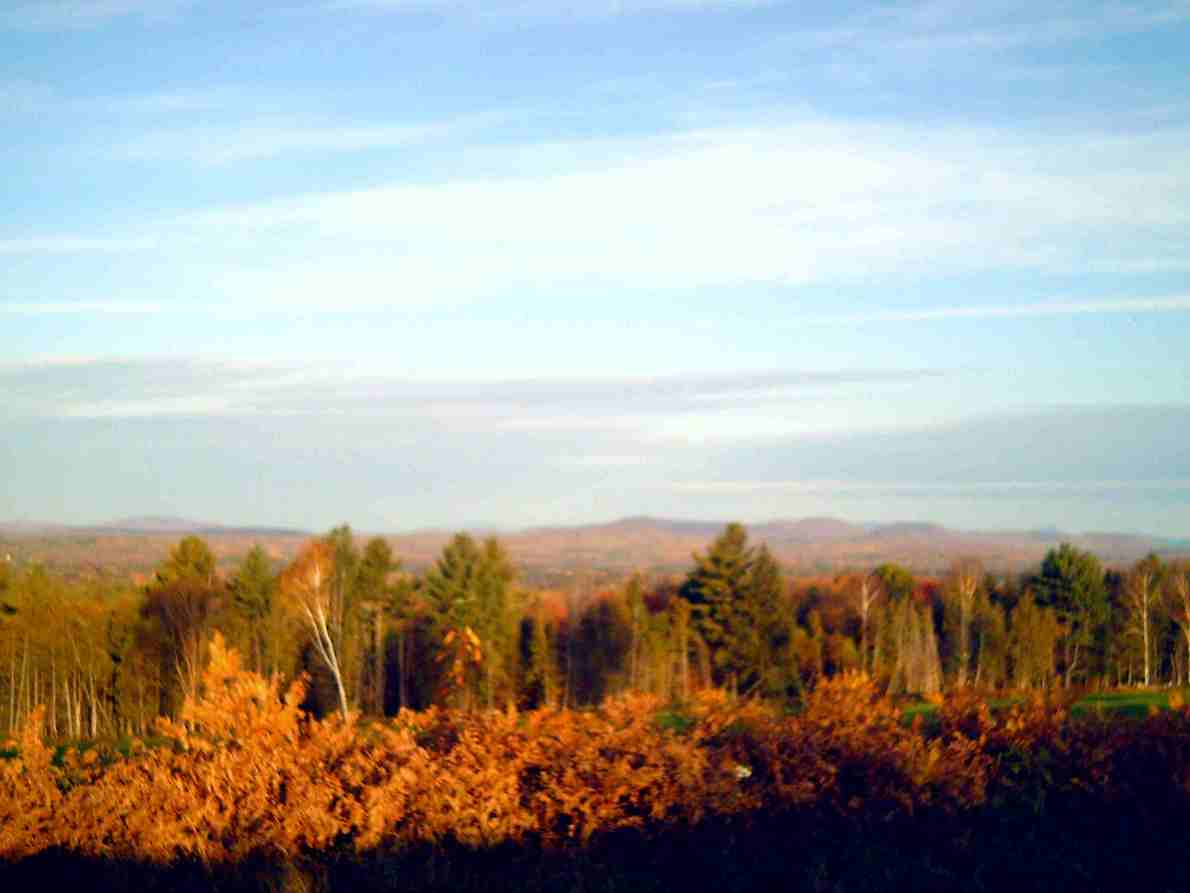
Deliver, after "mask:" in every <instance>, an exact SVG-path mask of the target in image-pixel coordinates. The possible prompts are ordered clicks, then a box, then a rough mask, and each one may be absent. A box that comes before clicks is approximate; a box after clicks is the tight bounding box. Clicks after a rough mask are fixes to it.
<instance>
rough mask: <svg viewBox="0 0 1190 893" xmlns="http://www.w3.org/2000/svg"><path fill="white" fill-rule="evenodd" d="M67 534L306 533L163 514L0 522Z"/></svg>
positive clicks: (15, 530) (9, 529)
mask: <svg viewBox="0 0 1190 893" xmlns="http://www.w3.org/2000/svg"><path fill="white" fill-rule="evenodd" d="M3 533H10V534H18V535H19V534H24V535H29V536H37V535H41V536H44V535H55V534H62V535H68V534H72V533H87V534H96V533H112V534H131V535H137V534H177V535H179V536H185V535H187V534H224V533H226V534H237V535H244V534H253V533H255V534H259V535H261V536H304V535H306V531H304V530H299V529H296V528H290V527H250V526H249V527H232V526H228V525H225V524H215V523H210V522H206V521H193V520H190V519H187V518H175V517H171V516H166V515H140V516H137V517H133V518H119V519H117V520H115V521H102V522H100V523H97V524H57V523H53V522H44V521H0V534H3Z"/></svg>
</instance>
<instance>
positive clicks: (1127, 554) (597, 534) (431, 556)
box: [0, 515, 1190, 580]
mask: <svg viewBox="0 0 1190 893" xmlns="http://www.w3.org/2000/svg"><path fill="white" fill-rule="evenodd" d="M724 526H725V522H723V521H702V520H675V519H668V518H653V517H647V516H637V517H630V518H621V519H619V520H616V521H610V522H606V523H600V524H582V525H574V526H550V527H534V528H529V529H525V530H519V531H499V532H496V535H498V536H499V537H500V539H501V540H502V541H503V542H504V544H505V545H506V546H507V548H508V550H509V552H510V553H511V554H512V556H513V558H514V560H515V561H516V562H517V563H518V565H519V566H520V567H521V568H522V569H523V570H524V571H526V573H527V575H528V576H529V577H531V578H533V579H537V580H540V579H559V578H564V577H566V576H567V575H573V574H576V573H587V572H599V573H600V574H601V575H612V576H614V575H619V574H625V573H630V572H632V571H635V570H641V571H652V572H659V573H679V572H681V571H683V570H685V569H686V568H688V567H689V566H690V562H691V555H692V554H693V553H694V552H698V551H702V550H704V549H705V548H706V547H707V545H708V544H709V543H710V542H711V540H712V539H714V538H715V537H716V536H717V535H718V534H719V533H720V532H722V530H723V527H724ZM747 526H748V534H749V537H750V538H751V540H752V541H753V542H764V543H766V544H768V546H769V548H770V549H771V550H772V552H773V554H774V555H775V556H776V557H777V558H778V559H779V560H780V561H781V562H782V564H783V565H784V566H785V567H786V568H787V569H788V570H789V571H790V572H791V573H794V574H799V575H819V574H829V573H835V572H838V571H840V570H843V569H847V568H859V567H872V566H874V565H876V564H879V563H882V562H885V561H895V562H898V563H901V564H904V565H906V566H908V567H909V568H911V569H912V570H914V571H915V572H919V573H937V572H939V571H941V570H943V569H945V567H946V566H947V565H948V564H949V563H950V562H951V561H952V560H954V559H955V558H957V557H960V556H974V557H978V558H980V559H982V560H983V561H984V563H985V564H986V566H987V567H988V568H989V569H990V570H1021V569H1023V568H1026V567H1028V566H1030V565H1036V564H1037V563H1038V562H1039V561H1040V560H1041V559H1042V557H1043V556H1044V555H1045V552H1046V550H1047V549H1049V548H1051V547H1053V546H1054V545H1056V544H1057V543H1059V542H1063V541H1068V542H1071V543H1073V544H1075V545H1077V546H1079V547H1080V548H1083V549H1089V550H1090V551H1092V552H1094V553H1095V554H1096V555H1098V556H1099V557H1100V559H1101V560H1103V561H1104V562H1106V563H1109V564H1124V563H1130V562H1132V561H1135V560H1137V559H1138V558H1141V557H1143V556H1144V555H1146V554H1147V553H1149V552H1151V551H1155V552H1158V553H1161V554H1167V555H1172V554H1187V555H1190V541H1187V540H1184V539H1183V540H1174V539H1168V538H1160V537H1153V536H1143V535H1135V534H1127V533H1096V532H1091V533H1066V532H1063V531H1060V530H1056V529H1042V530H1023V531H1013V530H956V529H953V528H949V527H944V526H942V525H939V524H930V523H923V522H918V521H899V522H882V523H875V522H873V523H857V522H851V521H843V520H840V519H838V518H827V517H814V518H800V519H795V520H773V521H766V522H763V523H759V524H749V525H747ZM472 532H473V533H474V534H475V535H476V536H484V535H488V534H489V533H492V532H493V528H492V527H490V526H485V528H483V529H479V528H475V529H473V530H472ZM192 533H193V534H197V535H199V536H202V537H204V538H206V539H207V540H208V541H209V542H210V544H211V546H212V548H213V549H214V551H215V554H216V555H217V556H218V557H219V560H220V562H221V563H222V564H223V565H225V566H230V565H232V564H234V563H235V562H237V561H238V560H239V557H240V556H242V555H243V554H244V553H245V552H246V551H247V550H248V549H249V548H250V547H251V546H252V545H253V544H260V545H262V546H264V547H265V548H266V549H267V550H268V552H269V554H270V555H272V556H273V558H274V559H275V560H278V561H282V560H286V559H288V558H289V557H291V556H292V555H293V554H295V553H296V551H297V549H298V548H299V547H300V545H301V544H302V542H303V541H305V540H306V539H308V538H309V537H310V536H312V535H313V533H312V532H310V531H303V530H296V529H291V528H284V527H247V526H246V527H233V526H227V525H223V524H215V523H210V522H204V521H195V520H191V519H186V518H176V517H167V516H158V515H150V516H140V517H131V518H121V519H119V520H116V521H109V522H105V523H100V524H91V525H78V526H71V525H63V524H50V523H38V522H31V521H14V522H8V523H0V538H2V539H4V540H5V541H6V542H7V543H8V546H6V549H7V551H8V552H11V553H12V554H13V555H14V556H15V557H17V558H18V559H20V558H23V559H25V560H37V561H42V562H44V563H45V564H47V565H48V566H51V567H58V568H60V569H63V570H67V571H73V572H78V573H84V572H88V570H90V571H93V570H95V569H104V570H108V571H112V572H117V573H125V572H127V573H137V574H141V573H146V572H148V571H149V570H151V569H152V568H153V567H155V566H156V564H157V563H159V562H160V561H161V559H162V558H164V557H165V555H166V554H167V553H168V550H169V547H170V546H171V545H172V544H173V543H174V542H176V541H177V540H178V539H179V538H181V537H182V536H185V535H188V534H192ZM357 533H358V534H359V535H360V536H361V537H363V536H366V535H372V534H365V532H363V531H357ZM380 535H382V536H384V537H385V538H386V539H387V540H388V541H389V542H390V543H391V544H392V546H393V550H394V552H395V553H396V554H397V555H398V556H399V557H400V558H401V559H402V561H403V562H404V564H405V566H406V567H407V568H411V569H414V570H418V569H421V568H424V567H426V566H428V565H430V564H432V563H433V561H434V560H435V559H436V558H437V557H438V555H439V554H440V553H441V550H442V547H443V546H444V545H445V544H446V543H447V542H448V541H449V539H450V537H451V536H452V535H453V531H451V530H419V531H412V532H406V533H384V534H380Z"/></svg>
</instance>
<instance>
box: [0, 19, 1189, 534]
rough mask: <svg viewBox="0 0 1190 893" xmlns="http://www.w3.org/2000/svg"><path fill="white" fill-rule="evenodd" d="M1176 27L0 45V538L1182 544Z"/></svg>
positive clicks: (328, 26) (20, 37) (1183, 185)
mask: <svg viewBox="0 0 1190 893" xmlns="http://www.w3.org/2000/svg"><path fill="white" fill-rule="evenodd" d="M1187 59H1190V3H1186V2H1170V3H1145V2H1137V3H1131V4H1129V3H1102V4H1100V3H1093V2H1085V0H1084V2H1071V3H1061V2H1059V3H1049V4H1041V5H1039V4H1026V3H1017V2H995V0H993V2H981V3H968V2H942V0H938V2H929V0H927V2H909V3H897V4H887V5H873V4H829V5H828V4H822V5H820V6H817V7H815V9H814V10H812V11H807V9H806V8H805V4H796V3H784V2H780V0H770V2H764V0H752V2H748V0H644V2H640V3H634V2H629V0H623V2H611V0H605V2H595V0H582V2H544V0H515V2H502V0H486V2H479V0H305V2H301V0H293V2H283V3H275V4H274V3H263V2H262V3H241V2H221V0H213V2H202V0H192V2H186V0H49V2H22V0H17V2H12V0H10V2H8V3H5V4H3V6H2V8H0V127H2V128H3V131H4V133H5V134H6V137H7V138H6V139H5V140H3V141H2V142H0V164H3V167H4V170H5V171H6V174H5V178H4V188H3V206H4V211H5V213H4V214H2V215H0V269H3V271H4V274H3V276H2V277H0V338H2V339H3V343H4V345H5V354H4V356H3V359H2V360H0V420H2V421H3V430H4V435H3V436H2V437H0V462H2V463H3V465H4V467H5V469H6V475H5V476H6V478H7V479H8V480H7V484H6V486H5V487H4V488H0V518H26V519H31V518H36V519H45V520H57V521H70V522H85V521H94V520H102V519H107V518H113V517H119V516H126V515H131V514H146V513H154V514H157V513H167V514H179V515H185V516H191V517H199V518H203V519H207V520H212V521H221V522H225V523H270V524H290V525H297V526H303V527H309V528H313V529H318V528H325V527H328V526H330V525H331V524H333V523H336V522H338V521H341V520H348V521H351V522H352V523H354V524H355V525H356V526H357V527H361V528H363V529H372V530H405V529H411V528H418V527H423V526H444V527H454V526H460V525H464V524H473V523H495V524H500V525H503V526H509V527H516V526H528V525H534V524H546V523H567V522H576V523H577V522H586V521H593V520H605V519H609V518H613V517H617V516H621V515H628V514H641V513H648V514H657V515H668V516H676V517H701V518H738V519H741V520H745V521H758V520H762V519H767V518H772V517H798V516H803V515H819V514H827V515H835V516H839V517H844V518H849V519H853V520H893V519H918V520H933V521H939V522H943V523H947V524H952V525H955V526H961V527H967V528H991V527H1022V528H1029V527H1041V526H1049V525H1057V526H1060V527H1063V528H1066V529H1069V530H1072V531H1081V530H1138V531H1147V532H1151V533H1157V534H1165V535H1170V536H1186V535H1190V385H1188V383H1190V353H1188V351H1187V345H1188V344H1190V337H1188V336H1190V249H1188V248H1187V246H1190V151H1187V148H1186V147H1187V146H1188V145H1190V63H1188V62H1187V61H1186V60H1187Z"/></svg>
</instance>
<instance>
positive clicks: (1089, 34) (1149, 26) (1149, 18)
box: [790, 0, 1190, 54]
mask: <svg viewBox="0 0 1190 893" xmlns="http://www.w3.org/2000/svg"><path fill="white" fill-rule="evenodd" d="M1188 22H1190V4H1188V3H1185V2H1181V0H1176V2H1172V3H1171V2H1156V0H1141V2H1132V3H1114V2H1078V3H1052V4H1033V3H1021V2H1015V0H1009V2H993V3H982V4H970V3H955V2H952V0H924V2H916V3H909V4H891V5H884V6H877V7H874V8H868V9H864V10H862V11H861V12H858V13H856V14H853V15H851V16H848V17H845V18H843V19H842V20H840V21H839V22H837V23H836V24H835V25H832V26H829V27H826V28H819V29H815V30H807V31H801V32H794V33H793V34H792V35H790V38H791V39H793V40H795V41H797V42H798V43H801V44H803V45H806V46H817V47H821V48H832V49H840V48H861V47H862V48H864V49H865V50H871V51H874V52H876V53H878V54H889V53H905V52H910V53H914V54H922V53H939V52H953V53H980V52H1003V51H1006V50H1015V49H1021V48H1027V47H1037V46H1050V45H1054V44H1065V43H1072V42H1077V41H1083V40H1094V39H1100V38H1104V37H1111V36H1115V35H1121V34H1133V33H1138V32H1144V31H1151V30H1154V29H1159V28H1167V27H1176V26H1180V25H1185V24H1186V23H1188Z"/></svg>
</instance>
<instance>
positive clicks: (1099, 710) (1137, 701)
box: [901, 688, 1190, 723]
mask: <svg viewBox="0 0 1190 893" xmlns="http://www.w3.org/2000/svg"><path fill="white" fill-rule="evenodd" d="M1174 693H1177V694H1178V695H1179V696H1180V697H1181V699H1182V702H1183V703H1190V688H1153V689H1125V690H1117V691H1097V692H1089V693H1087V694H1086V695H1084V696H1083V697H1082V698H1080V699H1079V700H1078V701H1077V702H1076V703H1075V704H1074V706H1073V707H1071V708H1070V713H1071V715H1072V716H1084V717H1089V716H1107V717H1121V718H1127V719H1143V718H1144V717H1146V716H1148V715H1149V713H1150V712H1151V711H1152V710H1154V709H1155V710H1168V709H1169V699H1170V696H1171V695H1173V694H1174ZM1021 700H1022V699H1021V698H1014V697H1003V698H990V699H989V700H988V706H989V707H990V708H991V709H992V710H993V711H997V710H1004V709H1007V708H1008V707H1011V706H1013V705H1014V704H1019V703H1021ZM937 712H938V705H937V704H933V703H931V702H929V701H920V700H907V701H906V702H905V704H904V707H903V709H902V713H901V716H902V718H903V719H904V721H905V722H906V723H911V722H913V720H914V719H916V718H917V717H918V716H920V717H922V720H923V721H924V722H929V720H930V718H931V717H933V716H934V715H935V714H936V713H937Z"/></svg>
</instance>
